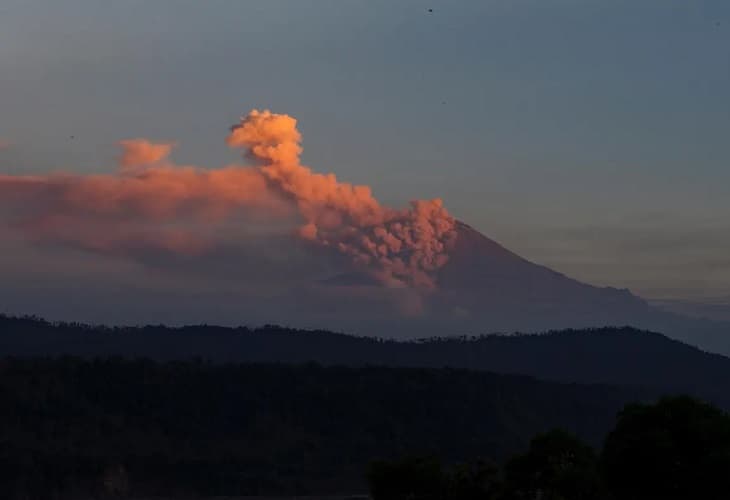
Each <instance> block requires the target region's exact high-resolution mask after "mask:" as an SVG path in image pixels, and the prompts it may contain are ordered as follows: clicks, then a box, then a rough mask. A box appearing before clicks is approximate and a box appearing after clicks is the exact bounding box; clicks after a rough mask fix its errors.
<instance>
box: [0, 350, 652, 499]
mask: <svg viewBox="0 0 730 500" xmlns="http://www.w3.org/2000/svg"><path fill="white" fill-rule="evenodd" d="M642 397H644V395H643V394H640V393H639V391H636V390H633V389H622V388H612V387H608V386H588V385H586V386H581V385H574V384H559V383H554V382H542V381H538V380H535V379H532V378H529V377H521V376H514V375H511V376H507V375H495V374H490V373H485V372H470V371H463V370H452V369H412V368H385V367H362V368H352V367H350V368H347V367H322V366H319V365H314V364H306V365H275V364H269V365H255V364H252V365H228V364H212V363H206V362H202V361H197V362H196V361H188V362H168V363H160V362H154V361H149V360H137V361H132V360H122V359H106V360H94V361H90V360H81V359H75V358H60V359H25V360H21V359H10V358H6V359H4V360H3V361H2V362H0V491H2V492H9V493H8V494H7V496H3V497H2V498H11V499H15V498H18V499H20V498H33V499H36V498H38V499H40V498H43V499H46V498H55V497H54V495H57V497H58V498H74V499H76V498H85V497H84V495H88V494H92V493H95V492H96V493H98V492H99V491H108V490H110V489H111V490H115V488H116V489H118V490H119V491H123V492H126V493H129V494H130V495H136V496H145V495H157V494H159V495H178V494H183V493H184V494H200V495H211V496H212V495H243V494H247V495H260V494H307V493H314V494H324V493H357V492H362V491H366V484H365V479H364V471H365V469H366V466H367V464H368V463H369V461H370V460H372V459H374V458H378V457H380V458H382V459H389V458H390V459H392V458H394V457H399V456H402V455H404V454H409V453H416V454H420V455H428V454H434V455H438V456H439V457H441V458H442V459H443V460H445V461H446V462H454V461H457V460H461V459H476V458H477V457H485V458H489V459H491V460H495V461H501V460H503V459H505V458H506V457H508V456H510V455H511V454H513V453H515V452H518V451H520V450H523V449H525V447H526V446H527V444H528V442H529V440H530V438H531V437H532V436H534V435H535V434H538V433H540V432H545V431H547V430H549V429H551V428H554V427H560V428H565V429H568V430H570V431H571V432H573V433H575V434H576V435H578V436H580V438H581V439H583V440H586V441H587V442H589V443H591V444H593V445H600V443H601V441H602V439H603V437H604V436H605V434H606V433H607V431H608V430H609V429H610V428H611V427H612V426H613V423H614V417H615V414H616V412H617V411H618V410H619V409H620V408H621V407H622V406H623V405H624V404H625V403H626V402H627V401H631V400H636V399H640V398H642Z"/></svg>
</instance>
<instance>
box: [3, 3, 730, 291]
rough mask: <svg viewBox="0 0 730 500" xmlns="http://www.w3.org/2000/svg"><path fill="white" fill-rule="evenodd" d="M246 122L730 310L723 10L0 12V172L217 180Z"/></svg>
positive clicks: (197, 6) (353, 6) (626, 283)
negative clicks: (199, 175)
mask: <svg viewBox="0 0 730 500" xmlns="http://www.w3.org/2000/svg"><path fill="white" fill-rule="evenodd" d="M429 8H431V9H433V12H432V13H429V12H428V9H429ZM251 108H270V109H272V110H273V111H277V112H281V113H288V114H290V115H293V116H295V117H297V118H298V119H299V127H300V129H301V131H302V133H303V136H304V161H305V163H307V164H309V165H312V166H313V167H315V168H316V169H317V170H319V171H331V172H334V173H336V174H337V176H338V177H341V178H342V179H346V180H349V181H352V182H356V183H364V184H369V185H371V186H372V187H373V189H374V191H375V193H376V195H377V196H378V197H379V198H381V200H383V201H384V202H387V203H392V204H397V205H402V204H404V203H406V202H407V201H408V200H409V199H412V198H430V197H436V196H439V197H442V198H443V199H444V201H445V203H446V206H447V207H448V208H449V210H450V211H451V212H452V213H453V214H455V215H456V216H457V217H458V218H460V219H463V220H464V221H466V222H468V223H469V224H471V225H472V226H474V227H476V228H478V229H479V230H481V231H482V232H484V233H485V234H487V235H489V236H490V237H492V238H493V239H495V240H497V241H499V242H501V243H503V244H504V245H505V246H507V247H509V248H511V249H512V250H514V251H516V252H517V253H519V254H521V255H523V256H525V257H527V258H529V259H531V260H534V261H537V262H540V263H542V264H546V265H548V266H551V267H554V268H556V269H557V270H560V271H562V272H565V273H566V274H569V275H571V276H574V277H576V278H579V279H582V280H585V281H588V282H591V283H594V284H598V285H614V286H619V287H629V288H631V289H632V290H634V291H636V292H638V293H640V294H643V295H644V296H648V297H672V298H692V299H695V298H705V297H730V256H728V255H729V254H728V249H730V2H727V1H726V0H717V1H700V0H694V1H687V0H676V1H675V0H652V1H648V0H647V1H640V0H625V1H622V0H611V1H609V0H600V1H592V0H573V1H568V0H550V1H548V0H532V1H522V0H503V1H485V0H474V1H471V0H468V1H467V0H459V1H454V0H451V1H435V0H434V1H428V2H427V1H393V0H383V1H375V0H359V1H355V0H352V1H350V0H337V1H334V0H333V1H310V2H302V1H297V0H291V1H275V0H266V1H259V2H246V1H239V0H231V1H215V0H209V1H205V2H202V1H200V0H170V1H162V0H154V1H151V0H140V1H132V0H125V1H120V2H99V1H79V0H65V1H63V2H58V1H50V0H43V1H41V0H35V1H32V2H29V1H26V0H5V1H3V2H2V4H0V144H1V145H2V147H0V174H27V173H40V172H47V171H73V172H79V173H83V172H110V171H112V169H114V168H115V167H114V165H115V160H114V158H115V155H117V154H118V151H117V149H115V146H114V144H115V142H116V141H117V140H119V139H124V138H129V137H148V138H152V139H158V140H173V141H177V143H178V147H177V148H176V149H175V151H174V154H173V158H174V159H175V160H176V161H178V162H181V163H192V164H197V165H207V166H211V167H216V166H220V165H222V164H225V163H227V162H230V161H232V160H233V159H234V158H236V153H235V152H231V151H229V150H228V149H227V148H226V147H225V145H224V143H223V137H225V134H226V133H227V126H228V125H230V124H232V123H234V122H236V121H237V120H238V117H239V116H240V115H241V114H243V113H246V112H248V111H249V110H250V109H251ZM71 136H73V139H72V138H71ZM729 301H730V299H729Z"/></svg>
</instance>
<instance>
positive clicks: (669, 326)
mask: <svg viewBox="0 0 730 500" xmlns="http://www.w3.org/2000/svg"><path fill="white" fill-rule="evenodd" d="M449 257H450V258H449V261H448V262H447V264H446V265H445V266H444V267H443V268H442V269H441V271H440V273H439V276H438V283H439V291H438V293H436V294H434V296H433V297H432V298H431V300H430V306H431V309H432V310H438V311H440V313H441V315H440V316H441V318H442V322H439V321H438V320H436V322H435V323H434V324H436V325H438V326H437V328H438V329H440V333H439V334H440V335H444V334H450V333H455V332H470V333H473V332H483V333H490V332H495V331H515V330H521V331H544V330H546V329H560V328H588V327H598V326H604V325H613V326H619V325H631V326H634V327H637V328H644V329H649V330H654V331H659V332H662V333H664V334H666V335H668V336H670V337H672V338H676V339H678V340H681V341H683V342H688V343H690V344H692V345H697V346H700V347H702V348H703V349H706V350H709V351H713V352H719V353H723V354H726V355H727V354H730V325H729V324H724V323H721V322H713V321H709V320H703V319H699V318H690V317H684V316H681V315H677V314H673V313H669V312H666V311H663V310H661V309H658V308H655V307H652V306H650V305H649V304H648V303H647V302H646V301H644V300H643V299H641V298H640V297H637V296H635V295H633V294H632V293H631V292H629V291H628V290H625V289H623V290H620V289H616V288H612V287H603V288H602V287H596V286H592V285H588V284H585V283H581V282H579V281H576V280H574V279H571V278H569V277H567V276H565V275H563V274H561V273H558V272H555V271H553V270H551V269H549V268H547V267H544V266H541V265H538V264H534V263H532V262H529V261H528V260H526V259H523V258H522V257H520V256H519V255H517V254H515V253H513V252H511V251H509V250H507V249H506V248H504V247H502V246H501V245H499V244H498V243H496V242H495V241H493V240H491V239H489V238H487V237H486V236H484V235H483V234H481V233H479V232H478V231H476V230H475V229H473V228H471V227H470V226H468V225H466V224H464V223H458V224H457V238H456V240H455V243H454V246H453V248H452V249H451V250H450V251H449ZM453 311H458V312H459V314H450V315H449V313H450V312H453ZM447 317H448V319H446V318H447Z"/></svg>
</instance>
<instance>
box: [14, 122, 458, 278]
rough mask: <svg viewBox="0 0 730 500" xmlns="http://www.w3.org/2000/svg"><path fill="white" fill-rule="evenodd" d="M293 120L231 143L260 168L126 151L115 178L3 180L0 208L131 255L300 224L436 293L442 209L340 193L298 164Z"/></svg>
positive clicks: (449, 227)
mask: <svg viewBox="0 0 730 500" xmlns="http://www.w3.org/2000/svg"><path fill="white" fill-rule="evenodd" d="M296 125H297V122H296V120H295V119H294V118H292V117H290V116H287V115H280V114H274V113H271V112H269V111H256V110H254V111H252V112H250V113H249V114H248V115H247V116H245V117H243V118H242V119H241V121H240V123H239V124H238V125H236V126H234V127H232V129H231V132H230V134H229V136H228V137H227V140H226V142H227V143H228V145H229V146H231V147H235V148H242V149H243V150H244V153H245V156H246V157H248V158H249V159H252V160H253V161H255V163H256V165H254V166H229V167H225V168H220V169H202V168H198V167H182V166H176V165H173V164H172V163H170V162H169V160H168V159H167V157H168V155H169V154H170V152H171V150H172V148H173V144H171V143H152V142H150V141H147V140H145V139H133V140H127V141H122V142H120V143H119V144H120V146H121V147H122V155H121V157H120V163H119V172H118V173H117V174H114V175H88V176H82V175H49V176H0V207H3V210H5V209H7V210H8V213H11V212H12V211H13V210H15V212H16V216H15V217H13V220H12V224H13V227H15V228H16V229H20V230H21V231H23V233H24V234H26V236H28V237H29V238H31V239H33V240H35V241H38V242H46V243H47V242H52V243H62V244H67V245H72V246H77V247H80V248H84V249H87V250H93V251H97V252H102V253H111V254H122V255H133V254H134V253H135V252H137V251H144V250H148V249H155V250H159V251H166V252H176V253H184V254H198V253H203V252H205V251H206V250H208V249H210V248H211V247H213V246H215V244H216V241H215V237H213V235H212V233H211V232H210V228H211V227H215V226H216V225H221V224H223V223H226V224H228V226H226V227H230V224H231V221H238V220H239V219H238V218H237V217H238V215H240V214H241V213H245V214H248V215H250V214H255V213H258V214H265V217H266V218H268V220H271V219H272V218H287V217H291V216H292V214H294V215H295V216H296V217H298V218H300V219H301V223H300V224H299V227H298V229H297V231H296V233H297V234H298V235H299V237H301V238H304V239H306V240H308V241H311V242H312V243H313V244H314V245H317V246H321V247H326V248H329V249H332V250H333V251H336V252H339V253H342V254H344V255H347V256H349V257H350V259H351V261H352V262H353V263H354V264H355V265H356V266H358V267H360V268H362V269H364V270H367V271H368V272H370V273H371V274H373V275H374V276H376V277H377V279H378V280H379V281H380V282H381V283H383V284H386V285H388V286H416V287H426V288H430V287H433V286H434V285H435V282H434V275H435V271H436V270H438V269H439V268H440V267H441V266H443V265H444V263H445V262H446V261H447V259H448V255H447V249H448V246H449V244H450V242H451V241H452V240H453V239H454V238H455V234H456V233H455V231H454V219H453V218H452V217H451V216H450V215H449V214H448V212H447V211H446V210H445V209H444V207H443V206H442V203H441V200H438V199H435V200H419V201H414V202H412V203H411V206H410V207H409V208H407V209H400V210H398V209H393V208H389V207H384V206H382V205H380V203H379V202H378V201H377V200H376V199H375V198H374V197H373V195H372V193H371V190H370V188H368V187H367V186H355V185H351V184H348V183H344V182H340V181H338V180H337V178H336V177H335V176H334V175H333V174H319V173H315V172H313V171H312V170H311V169H310V168H308V167H306V166H304V165H301V163H300V159H299V157H300V154H301V152H302V148H301V145H300V143H301V135H300V133H299V131H298V130H297V126H296Z"/></svg>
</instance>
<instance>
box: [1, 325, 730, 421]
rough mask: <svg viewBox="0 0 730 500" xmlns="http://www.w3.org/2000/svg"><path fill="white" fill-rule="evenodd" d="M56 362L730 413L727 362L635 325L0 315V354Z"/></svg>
mask: <svg viewBox="0 0 730 500" xmlns="http://www.w3.org/2000/svg"><path fill="white" fill-rule="evenodd" d="M59 355H74V356H81V357H87V358H91V357H108V356H125V357H147V358H152V359H158V360H184V359H191V358H202V359H207V360H211V361H215V362H257V363H258V362H278V363H304V362H309V361H314V362H319V363H322V364H325V365H347V366H364V365H386V366H398V367H423V368H441V367H451V368H466V369H470V370H480V371H490V372H496V373H504V374H520V375H529V376H534V377H537V378H540V379H544V380H551V381H556V382H568V383H596V384H609V385H621V386H629V385H630V386H635V387H645V388H651V389H653V390H655V391H659V392H671V393H676V392H683V393H688V394H692V395H695V396H697V397H701V398H704V399H708V400H711V401H713V402H715V403H717V404H721V405H722V406H724V407H727V408H730V392H729V391H728V390H727V389H726V388H725V387H724V386H722V384H719V383H718V381H723V380H730V358H727V357H724V356H721V355H717V354H710V353H706V352H703V351H701V350H699V349H697V348H694V347H692V346H689V345H686V344H683V343H681V342H679V341H676V340H672V339H669V338H667V337H666V336H664V335H661V334H658V333H651V332H647V331H640V330H636V329H633V328H628V327H624V328H600V329H587V330H565V331H555V332H548V333H545V334H533V335H487V336H481V337H471V338H466V337H462V338H435V339H430V340H423V341H410V342H403V341H391V340H387V341H386V340H380V339H374V338H368V337H354V336H349V335H345V334H340V333H333V332H328V331H308V330H294V329H288V328H283V327H277V326H267V327H263V328H257V329H249V328H243V327H241V328H223V327H215V326H207V325H200V326H188V327H182V328H167V327H164V326H147V327H139V328H105V327H92V326H87V325H78V324H51V323H48V322H45V321H42V320H39V319H36V318H9V317H0V356H20V357H39V356H59Z"/></svg>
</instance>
